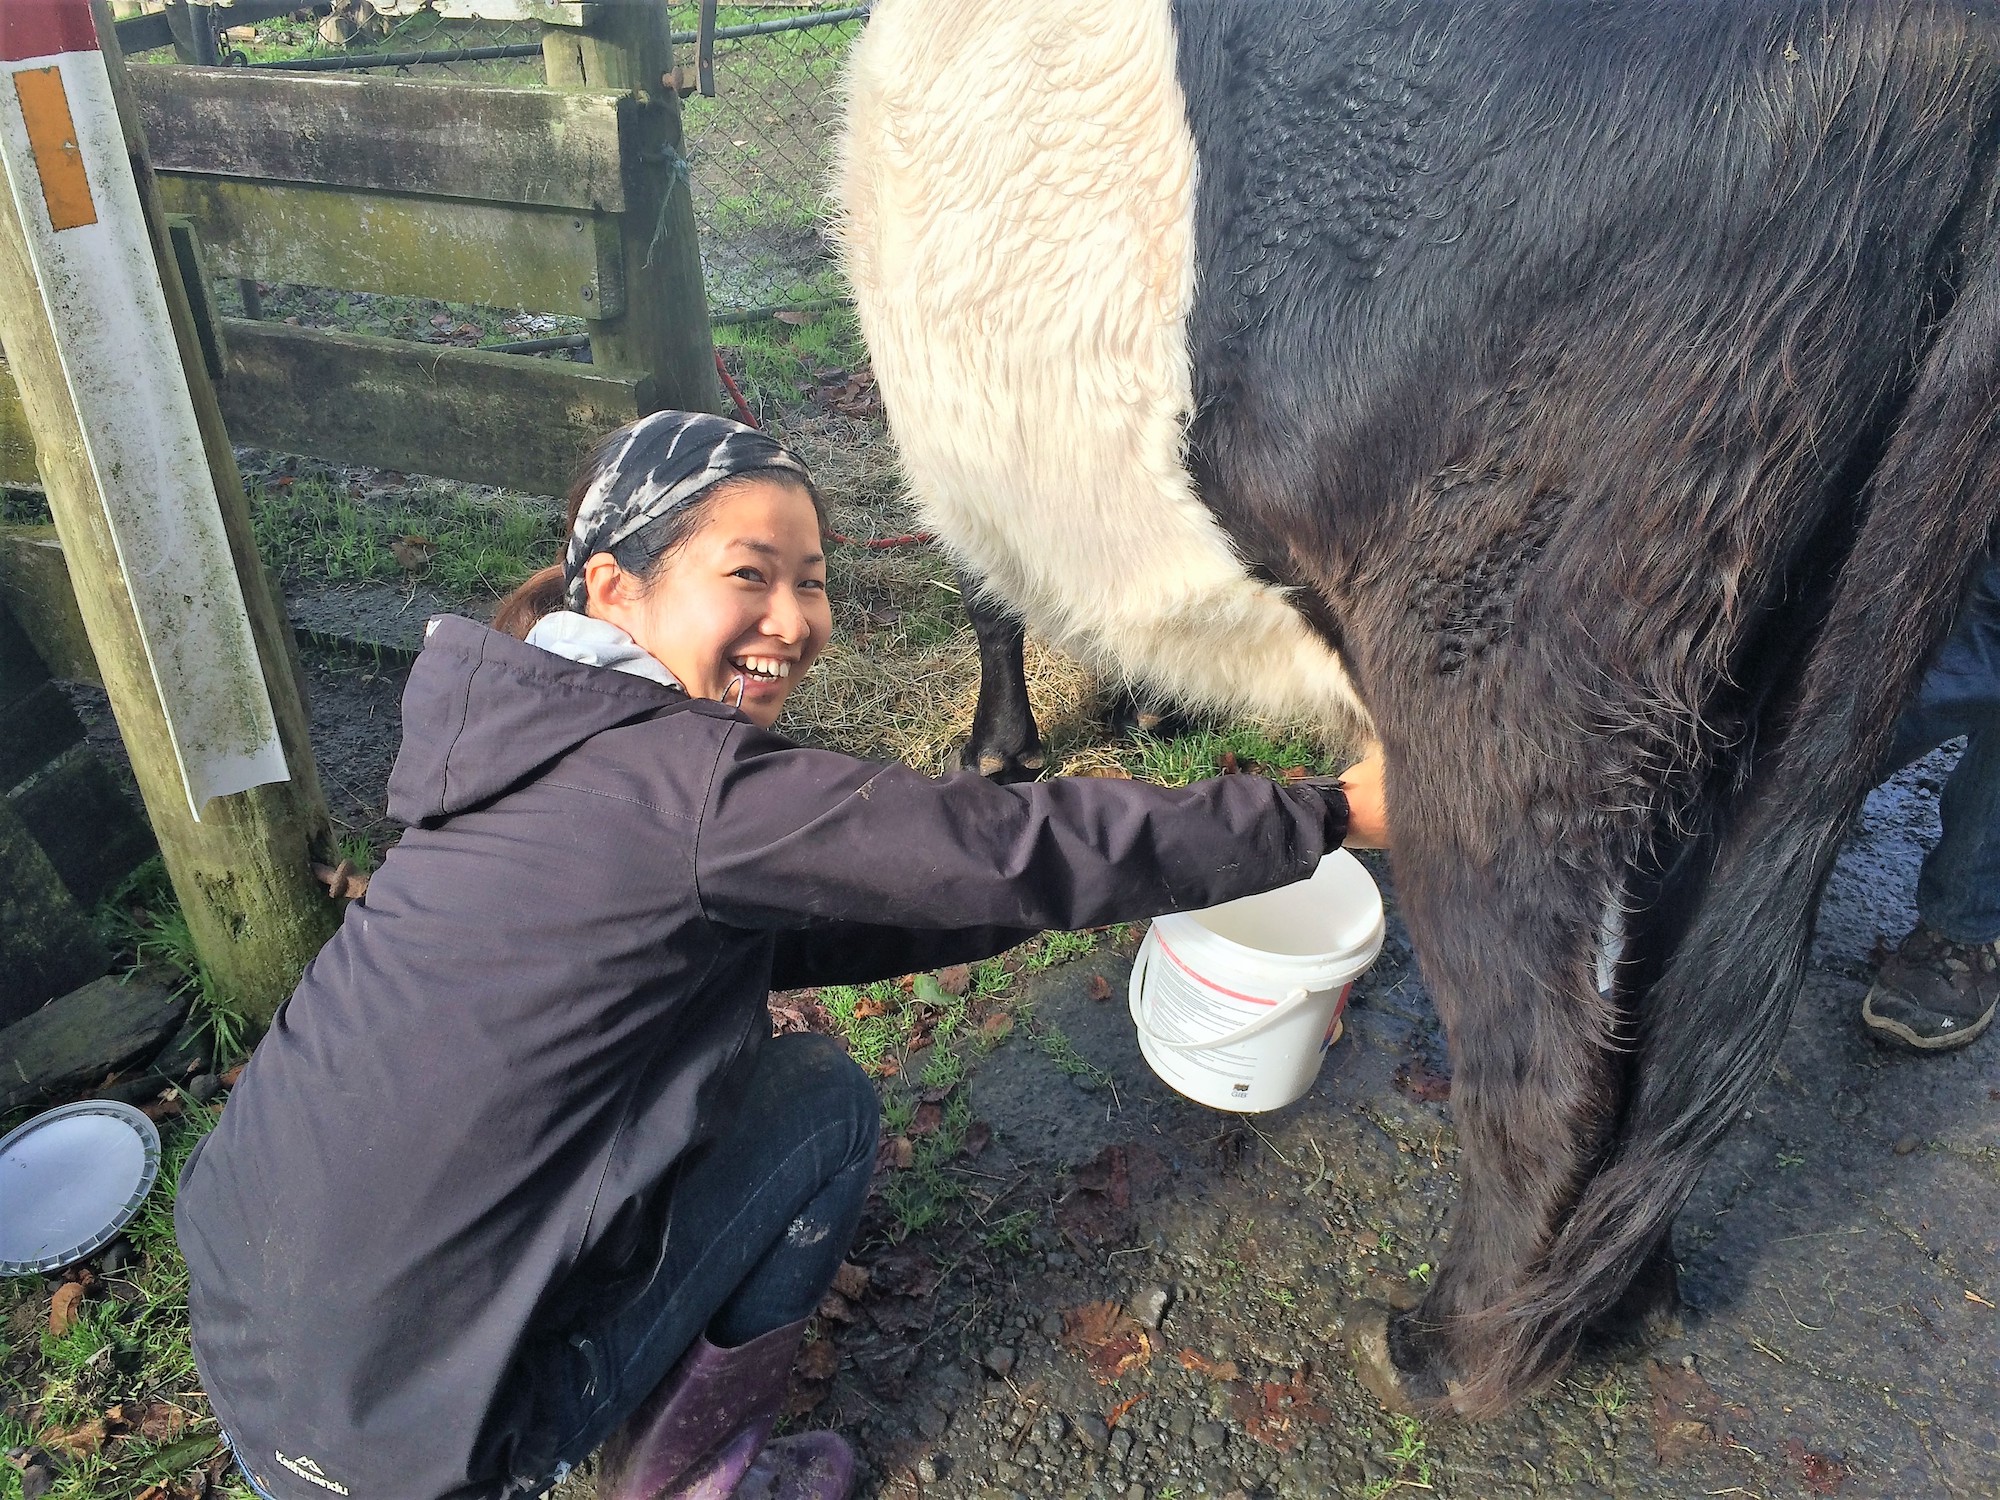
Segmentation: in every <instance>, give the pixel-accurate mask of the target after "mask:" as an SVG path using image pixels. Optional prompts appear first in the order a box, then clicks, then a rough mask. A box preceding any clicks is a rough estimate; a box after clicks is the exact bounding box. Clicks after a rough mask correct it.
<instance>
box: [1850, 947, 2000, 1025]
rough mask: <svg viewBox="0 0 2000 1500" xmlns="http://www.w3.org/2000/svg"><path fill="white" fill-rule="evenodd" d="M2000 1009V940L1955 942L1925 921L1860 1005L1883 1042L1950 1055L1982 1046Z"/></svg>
mask: <svg viewBox="0 0 2000 1500" xmlns="http://www.w3.org/2000/svg"><path fill="white" fill-rule="evenodd" d="M1996 1007H2000V940H1995V941H1994V942H1990V943H1954V942H1953V941H1952V940H1951V939H1950V938H1948V937H1945V936H1944V935H1943V934H1942V933H1938V932H1934V931H1933V930H1932V929H1930V928H1929V927H1926V926H1924V925H1923V924H1922V923H1921V922H1920V923H1918V924H1917V926H1916V928H1915V930H1914V931H1912V932H1911V933H1910V935H1909V936H1908V937H1906V938H1904V939H1903V941H1902V942H1901V943H1899V944H1898V945H1897V947H1896V951H1895V952H1894V953H1893V954H1891V955H1890V957H1889V959H1888V961H1887V962H1886V963H1884V964H1883V965H1882V967H1881V969H1880V970H1878V971H1877V973H1876V976H1875V985H1874V987H1873V988H1872V989H1870V990H1869V991H1868V998H1867V999H1865V1000H1863V1001H1862V1002H1861V1024H1862V1025H1864V1026H1866V1027H1867V1028H1868V1030H1869V1032H1870V1034H1871V1035H1873V1036H1874V1037H1875V1039H1876V1040H1877V1041H1879V1042H1884V1043H1887V1044H1888V1045H1889V1046H1892V1047H1903V1048H1907V1049H1908V1050H1910V1051H1912V1052H1949V1051H1951V1050H1952V1049H1954V1048H1957V1047H1963V1046H1965V1045H1966V1044H1967V1043H1969V1042H1973V1041H1977V1040H1978V1039H1979V1036H1980V1034H1981V1033H1982V1032H1984V1031H1985V1030H1986V1028H1987V1027H1988V1026H1990V1025H1992V1024H1993V1012H1994V1009H1995V1008H1996Z"/></svg>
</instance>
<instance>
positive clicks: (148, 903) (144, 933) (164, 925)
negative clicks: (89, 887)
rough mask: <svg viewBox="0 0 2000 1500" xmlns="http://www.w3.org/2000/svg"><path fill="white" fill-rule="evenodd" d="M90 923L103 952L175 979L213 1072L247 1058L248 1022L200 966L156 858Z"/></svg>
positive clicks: (131, 877)
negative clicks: (203, 1040)
mask: <svg viewBox="0 0 2000 1500" xmlns="http://www.w3.org/2000/svg"><path fill="white" fill-rule="evenodd" d="M92 922H93V924H94V925H95V926H96V928H97V932H98V935H99V937H101V938H102V939H103V940H104V943H105V946H107V947H108V948H110V949H111V951H112V952H113V953H114V954H116V955H118V956H120V957H121V958H123V959H124V960H125V961H126V962H127V963H128V964H130V965H132V966H135V967H136V966H139V965H147V966H152V967H157V968H162V969H165V970H167V971H168V972H169V973H171V974H173V975H174V976H175V977H176V989H177V990H178V991H179V992H182V993H185V994H186V995H187V996H188V1000H189V1007H190V1009H191V1011H192V1012H193V1015H194V1017H195V1019H196V1021H197V1022H198V1023H199V1025H200V1029H201V1030H202V1031H204V1032H206V1033H207V1035H208V1038H209V1052H210V1054H211V1057H210V1061H211V1063H212V1065H213V1067H214V1068H215V1070H216V1071H217V1072H220V1071H222V1070H224V1069H226V1068H227V1067H228V1066H229V1065H230V1063H232V1062H233V1061H235V1060H236V1059H237V1058H240V1057H243V1056H245V1055H246V1054H247V1053H248V1052H249V1050H250V1027H249V1022H248V1021H247V1020H246V1019H245V1018H244V1016H243V1013H242V1012H241V1011H239V1010H238V1009H237V1008H236V1007H235V1005H234V1004H232V1003H231V1002H230V1001H229V1000H228V999H227V997H225V996H224V995H223V994H222V991H221V989H220V988H219V987H218V986H217V985H216V983H215V980H214V979H213V978H212V977H211V976H210V974H209V972H208V970H207V968H206V967H205V966H204V965H203V964H202V962H201V955H200V954H199V953H197V952H196V951H195V944H194V933H193V932H192V931H191V930H190V929H189V927H188V921H187V916H186V914H185V913H184V912H182V910H181V905H180V901H179V899H178V898H177V897H176V896H175V895H174V888H173V886H172V884H171V883H170V882H169V881H168V879H167V870H166V866H165V865H164V864H162V863H161V861H160V857H159V856H158V855H154V856H153V858H151V859H149V860H147V861H146V863H144V864H143V865H141V866H139V868H138V869H136V870H134V871H133V872H132V873H131V874H130V875H128V876H126V877H125V879H124V880H123V881H121V882H120V883H119V885H118V888H117V889H116V890H114V891H113V892H112V893H111V894H110V895H109V896H107V897H105V898H104V900H103V902H102V903H101V904H100V905H99V906H98V908H97V910H96V911H95V912H93V913H92Z"/></svg>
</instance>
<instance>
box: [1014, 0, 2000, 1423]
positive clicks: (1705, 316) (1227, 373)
mask: <svg viewBox="0 0 2000 1500" xmlns="http://www.w3.org/2000/svg"><path fill="white" fill-rule="evenodd" d="M1174 13H1175V18H1176V22H1177V25H1178V27H1179V30H1180V70H1181V77H1182V81H1183V85H1184V88H1185V91H1186V94H1187V98H1188V109H1189V124H1190V126H1191V128H1192V130H1193V133H1194V137H1195V141H1196V144H1197V148H1198V151H1199V155H1200V163H1201V176H1200V184H1201V186H1200V196H1199V201H1198V224H1197V246H1198V260H1199V277H1200V280H1199V288H1200V290H1199V300H1198V305H1197V308H1196V311H1195V315H1194V317H1193V319H1192V320H1191V324H1190V336H1191V342H1192V346H1193V354H1194V366H1195V376H1196V387H1197V402H1198V410H1197V414H1196V419H1195V423H1194V429H1193V433H1192V448H1191V467H1192V469H1193V471H1194V474H1195V477H1196V479H1197V481H1198V483H1199V485H1200V487H1201V490H1202V493H1203V495H1204V497H1205V498H1206V500H1207V502H1208V503H1209V504H1210V505H1211V507H1213V508H1214V510H1215V511H1216V512H1217V514H1218V516H1220V518H1221V519H1222V520H1223V522H1224V524H1225V525H1226V526H1227V527H1228V529H1229V531H1230V533H1231V534H1232V536H1234V538H1235V539H1236V541H1237V543H1238V545H1239V547H1240V548H1241V549H1242V551H1243V553H1244V555H1245V557H1246V559H1247V560H1248V561H1249V562H1250V563H1251V564H1252V565H1253V566H1254V567H1255V568H1256V569H1257V570H1258V571H1260V572H1261V573H1264V574H1266V575H1267V576H1271V577H1274V578H1277V579H1279V580H1281V581H1284V582H1287V583H1296V584H1303V585H1306V586H1307V587H1308V590H1309V592H1308V593H1307V596H1306V600H1305V603H1304V605H1303V611H1302V612H1303V613H1305V615H1306V617H1307V619H1308V620H1309V621H1310V622H1312V623H1313V624H1314V625H1315V627H1316V628H1318V629H1320V630H1321V631H1322V633H1323V634H1325V635H1326V636H1327V637H1328V639H1329V640H1330V641H1332V642H1333V643H1334V644H1335V645H1336V646H1337V647H1338V648H1339V649H1340V650H1341V652H1342V654H1343V656H1344V657H1345V659H1346V660H1347V662H1348V664H1349V667H1350V670H1351V671H1352V672H1353V674H1354V677H1355V679H1356V681H1357V683H1358V684H1359V686H1360V688H1361V691H1362V693H1363V694H1364V696H1365V697H1366V699H1367V702H1368V705H1369V707H1370V709H1371V711H1372V712H1373V713H1374V715H1375V717H1376V721H1377V724H1378V726H1379V728H1380V731H1381V734H1382V738H1383V742H1384V745H1385V748H1386V750H1387V753H1388V757H1389V784H1390V791H1391V798H1392V804H1393V807H1392V810H1393V814H1394V820H1395V830H1396V840H1397V846H1396V851H1395V855H1394V867H1395V874H1396V882H1397V890H1398V893H1399V895H1400V897H1401V900H1402V904H1403V910H1404V913H1405V916H1406V917H1407V919H1408V921H1409V925H1410V927H1411V930H1412V932H1413V934H1414V936H1415V938H1416V942H1417V948H1418V951H1419V953H1420V954H1421V955H1422V960H1423V966H1424V970H1425V973H1426V976H1427V978H1428V980H1429V982H1430V985H1431V988H1432V991H1433V993H1434V995H1435V996H1436V999H1437V1003H1438V1007H1439V1010H1440V1012H1441V1014H1442V1015H1443V1017H1444V1019H1445V1022H1446V1026H1447V1028H1448V1031H1449V1035H1450V1042H1451V1050H1452V1058H1453V1068H1454V1075H1453V1077H1454V1082H1453V1105H1454V1111H1455V1116H1456V1122H1457V1127H1458V1133H1459V1139H1460V1143H1461V1146H1462V1148H1463V1153H1464V1154H1463V1159H1462V1167H1461V1172H1462V1177H1463V1181H1464V1188H1463V1192H1462V1195H1461V1199H1460V1203H1459V1206H1458V1210H1457V1213H1456V1218H1455V1223H1454V1230H1453V1235H1452V1240H1451V1244H1450V1248H1449V1251H1448V1253H1447V1255H1446V1256H1445V1258H1444V1262H1443V1265H1442V1267H1441V1269H1440V1272H1439V1274H1438V1276H1437V1278H1436V1279H1435V1281H1434V1282H1433V1284H1432V1286H1431V1288H1430V1290H1429V1293H1428V1295H1427V1296H1426V1297H1425V1299H1424V1301H1423V1303H1422V1305H1421V1306H1420V1307H1418V1308H1417V1309H1416V1310H1414V1311H1413V1312H1411V1313H1409V1314H1406V1315H1404V1316H1403V1317H1402V1318H1400V1319H1399V1320H1398V1321H1397V1322H1396V1323H1395V1325H1394V1326H1393V1327H1392V1328H1391V1329H1390V1333H1389V1339H1388V1344H1389V1348H1390V1350H1391V1352H1392V1354H1393V1355H1394V1358H1395V1362H1396V1366H1397V1372H1398V1374H1399V1375H1400V1378H1401V1381H1402V1384H1403V1388H1404V1389H1405V1390H1406V1391H1407V1392H1408V1393H1410V1394H1412V1395H1414V1396H1415V1397H1416V1398H1418V1399H1419V1400H1430V1401H1433V1402H1444V1401H1447V1400H1449V1401H1450V1402H1451V1404H1453V1405H1454V1406H1456V1408H1457V1409H1459V1410H1461V1411H1464V1412H1467V1413H1470V1414H1482V1413H1488V1412H1492V1411H1495V1410H1497V1409H1499V1408H1500V1407H1502V1406H1504V1405H1505V1404H1507V1403H1508V1402H1509V1401H1511V1400H1513V1399H1515V1398H1516V1397H1518V1396H1519V1395H1521V1394H1522V1393H1523V1392H1524V1391H1525V1390H1527V1389H1529V1388H1530V1387H1532V1386H1533V1385H1534V1384H1535V1383H1536V1382H1537V1381H1539V1380H1542V1379H1544V1378H1546V1377H1547V1376H1548V1375H1550V1374H1551V1373H1552V1372H1553V1371H1554V1370H1556V1369H1557V1368H1559V1367H1560V1365H1561V1363H1562V1362H1563V1360H1564V1359H1565V1358H1566V1357H1567V1355H1568V1353H1569V1351H1570V1350H1571V1348H1572V1347H1573V1346H1574V1344H1575V1342H1576V1340H1577V1339H1578V1337H1579V1336H1580V1334H1581V1333H1582V1332H1583V1331H1584V1330H1585V1329H1586V1327H1588V1326H1590V1325H1592V1324H1593V1323H1594V1322H1598V1321H1599V1320H1604V1319H1616V1318H1617V1317H1619V1316H1620V1315H1621V1314H1622V1313H1625V1312H1629V1311H1631V1310H1632V1301H1631V1300H1630V1299H1628V1300H1627V1301H1625V1302H1624V1303H1623V1304H1622V1305H1621V1297H1623V1296H1624V1294H1625V1293H1626V1292H1627V1290H1628V1288H1631V1287H1632V1285H1633V1283H1634V1280H1635V1278H1640V1279H1641V1280H1642V1281H1643V1282H1644V1288H1643V1290H1644V1292H1645V1295H1644V1296H1643V1297H1642V1298H1640V1299H1639V1300H1641V1301H1644V1302H1646V1303H1647V1304H1648V1305H1649V1306H1656V1305H1657V1304H1659V1302H1660V1301H1661V1296H1662V1293H1661V1289H1660V1286H1659V1285H1658V1283H1659V1282H1660V1274H1659V1271H1660V1266H1661V1262H1660V1260H1659V1255H1660V1254H1661V1252H1662V1251H1663V1248H1664V1246H1665V1245H1666V1243H1667V1241H1666V1239H1665V1236H1666V1235H1667V1233H1668V1231H1669V1229H1670V1226H1671V1222H1672V1219H1673V1216H1674V1214H1675V1213H1676V1212H1677V1211H1678V1209H1679V1207H1680V1205H1681V1204H1682V1202H1683V1201H1684V1200H1685V1198H1686V1196H1687V1194H1688V1192H1689V1191H1690V1190H1691V1189H1692V1187H1693V1185H1694V1182H1695V1179H1696V1177H1697V1175H1698V1174H1699V1172H1700V1170H1701V1167H1702V1165H1703V1163H1704V1162H1705V1161H1706V1159H1707V1157H1708V1155H1709V1153H1710V1152H1711V1150H1712V1149H1713V1147H1714V1145H1715V1143H1716V1141H1717V1140H1718V1138H1719V1137H1720V1135H1721V1133H1722V1132H1723V1130H1724V1129H1725V1128H1726V1126H1727V1124H1728V1122H1729V1121H1730V1120H1731V1119H1733V1118H1734V1117H1735V1116H1736V1115H1737V1114H1738V1113H1740V1111H1741V1109H1742V1106H1743V1104H1744V1103H1745V1102H1746V1101H1747V1099H1748V1098H1749V1096H1750V1094H1751V1093H1752V1092H1753V1091H1754V1089H1755V1088H1756V1087H1757V1086H1758V1084H1759V1082H1760V1080H1761V1078H1762V1075H1763V1073H1764V1071H1765V1069H1766V1068H1767V1067H1768V1065H1769V1062H1770V1059H1771V1057H1772V1055H1773V1053H1774V1051H1775V1050H1776V1047H1777V1044H1778V1041H1779V1039H1780V1037H1781V1036H1782V1034H1783V1031H1784V1028H1785V1025H1786V1023H1787V1020H1788V1018H1789V1016H1790V1012H1791V1006H1792V1001H1793V999H1794V997H1795V995H1796V992H1797V988H1798V983H1799V978H1800V974H1801V970H1802V966H1803V963H1804V958H1805V953H1806V949H1807V944H1808V942H1809V939H1810V935H1811V926H1812V916H1813V912H1814V910H1815V908H1816V906H1817V902H1818V897H1819V892H1820V889H1821V886H1822V884H1823V882H1824V880H1825V876H1826V873H1827V870H1828V868H1829V867H1830V865H1831V863H1832V859H1833V855H1834V852H1835V849H1836V846H1837V844H1838V842H1839V839H1840V837H1841V835H1842V833H1843V831H1844V830H1845V828H1846V826H1847V824H1848V822H1849V820H1850V818H1851V817H1852V814H1853V812H1854V810H1855V809H1856V808H1857V807H1858V805H1859V803H1860V800H1861V798H1862V797H1863V796H1864V795H1865V793H1866V791H1867V789H1868V787H1869V785H1870V784H1871V782H1872V781H1873V779H1874V771H1875V767H1876V766H1877V765H1878V763H1879V760H1880V757H1881V754H1882V753H1883V751H1884V750H1885V748H1886V744H1887V738H1888V735H1889V733H1890V730H1891V728H1892V725H1893V721H1894V718H1895V714H1896V712H1897V710H1898V708H1899V706H1900V705H1901V704H1902V702H1903V701H1904V699H1905V698H1906V697H1907V696H1908V695H1909V694H1910V693H1911V692H1912V691H1913V690H1914V688H1915V685H1916V682H1917V680H1918V678H1919V676H1920V674H1921V670H1922V665H1923V662H1924V660H1925V658H1926V656H1927V655H1928V653H1929V651H1930V650H1931V649H1932V647H1933V645H1934V644H1935V642H1936V641H1937V639H1938V638H1939V637H1940V636H1941V635H1942V633H1943V631H1944V629H1945V628H1946V625H1947V623H1948V621H1949V618H1950V615H1951V613H1952V610H1953V607H1954V605H1955V603H1956V600H1957V597H1958V594H1959V591H1960V589H1961V588H1962V586H1963V582H1964V579H1965V576H1966V573H1967V571H1968V569H1969V567H1970V566H1971V564H1972V562H1973V560H1974V559H1975V558H1976V557H1977V556H1978V555H1979V553H1980V552H1981V550H1982V547H1983V546H1984V545H1985V539H1986V537H1987V535H1988V533H1989V531H1990V529H1991V527H1992V525H1993V522H1994V519H1995V516H1996V514H2000V237H1996V235H1995V233H1994V210H1993V166H1994V158H1995V150H1996V139H1997V138H2000V130H1997V129H1996V117H1997V116H2000V51H1997V50H1996V44H2000V19H1996V8H1995V6H1994V5H1993V4H1990V3H1978V4H1965V3H1961V4H1950V3H1943V0H1936V3H1929V0H1909V3H1902V4H1896V3H1855V0H1849V3H1827V4H1823V5H1820V4H1796V3H1780V0H1175V3H1174ZM987 666H988V669H989V670H994V669H996V663H995V662H994V661H992V660H989V661H988V662H987ZM1017 668H1018V664H1017ZM1614 901H1615V902H1617V903H1618V904H1619V905H1620V906H1622V907H1623V908H1624V910H1625V911H1626V912H1627V913H1628V916H1627V919H1626V926H1627V931H1626V941H1625V944H1624V948H1623V953H1622V958H1621V960H1620V962H1619V963H1618V965H1617V967H1616V970H1615V975H1614V977H1613V982H1612V984H1611V985H1610V987H1609V990H1608V992H1604V993H1600V990H1599V985H1598V979H1597V973H1596V968H1597V959H1598V954H1599V949H1600V946H1601V945H1600V941H1599V933H1600V926H1601V923H1602V921H1603V919H1604V914H1605V909H1606V905H1607V903H1610V902H1614ZM1642 1272H1643V1273H1644V1275H1643V1276H1642V1274H1641V1273H1642Z"/></svg>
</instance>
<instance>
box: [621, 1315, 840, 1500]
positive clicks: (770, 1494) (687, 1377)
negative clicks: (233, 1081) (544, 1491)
mask: <svg viewBox="0 0 2000 1500" xmlns="http://www.w3.org/2000/svg"><path fill="white" fill-rule="evenodd" d="M805 1327H806V1325H805V1323H804V1322H803V1321H801V1322H797V1323H789V1324H787V1325H786V1326H785V1327H783V1328H774V1329H773V1330H771V1332H769V1333H767V1334H764V1335H762V1336H761V1337H758V1338H755V1339H752V1340H751V1341H750V1342H749V1343H747V1344H741V1345H739V1346H737V1347H736V1348H734V1349H720V1348H717V1347H716V1346H715V1345H714V1344H711V1343H710V1342H709V1341H708V1340H707V1339H705V1338H704V1339H696V1340H695V1344H694V1347H693V1348H692V1349H690V1350H689V1351H688V1352H687V1353H686V1354H685V1355H683V1356H682V1358H681V1362H680V1363H679V1364H678V1365H676V1366H675V1367H674V1370H673V1373H672V1374H670V1375H669V1376H668V1377H667V1378H666V1379H665V1380H664V1381H662V1382H661V1383H660V1386H659V1389H658V1390H656V1391H654V1392H653V1393H652V1394H651V1395H650V1396H648V1397H647V1398H646V1399H645V1400H644V1401H642V1402H641V1403H640V1404H639V1409H638V1410H637V1411H635V1412H633V1413H632V1415H631V1416H630V1417H628V1418H626V1420H625V1424H624V1425H623V1426H622V1427H620V1428H619V1429H618V1431H616V1432H615V1433H613V1434H612V1435H611V1438H610V1440H609V1441H607V1442H606V1443H605V1445H604V1448H603V1450H602V1451H601V1452H600V1453H599V1455H598V1461H597V1462H598V1470H597V1494H598V1500H846V1497H847V1492H848V1491H849V1489H851V1488H852V1487H853V1483H854V1452H853V1450H852V1449H851V1448H849V1447H848V1446H847V1443H846V1441H845V1440H844V1439H842V1438H840V1437H838V1436H836V1435H835V1434H833V1433H831V1432H808V1433H802V1434H800V1435H799V1436H797V1437H784V1438H778V1439H776V1440H775V1441H773V1440H772V1438H771V1429H772V1427H773V1426H775V1425H776V1423H777V1419H778V1409H779V1407H780V1406H781V1404H782V1403H783V1401H784V1397H785V1383H786V1380H787V1378H788V1377H789V1376H790V1374H791V1371H792V1361H793V1359H794V1358H795V1357H796V1356H797V1354H798V1352H799V1340H800V1339H801V1338H802V1337H803V1336H804V1334H805Z"/></svg>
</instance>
